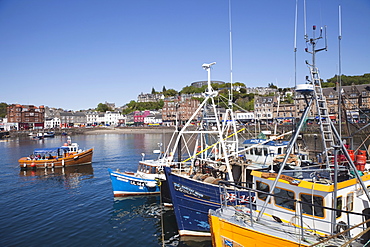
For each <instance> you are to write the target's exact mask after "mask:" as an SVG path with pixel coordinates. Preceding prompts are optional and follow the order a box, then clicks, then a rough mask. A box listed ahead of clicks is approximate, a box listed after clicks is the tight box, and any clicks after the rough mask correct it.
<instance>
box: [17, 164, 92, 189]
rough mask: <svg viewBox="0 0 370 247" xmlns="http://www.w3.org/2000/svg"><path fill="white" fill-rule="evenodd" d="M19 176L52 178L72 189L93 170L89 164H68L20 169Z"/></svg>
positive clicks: (42, 178) (90, 174)
mask: <svg viewBox="0 0 370 247" xmlns="http://www.w3.org/2000/svg"><path fill="white" fill-rule="evenodd" d="M19 176H20V177H25V178H27V177H29V178H30V179H40V180H53V181H56V182H59V183H60V184H62V185H63V186H64V187H65V188H66V189H73V188H77V187H79V186H80V183H81V182H82V181H83V180H86V179H92V178H93V177H94V170H93V167H92V165H91V164H88V165H81V166H69V167H64V168H62V167H58V168H47V169H34V170H33V169H32V170H31V169H29V170H21V171H20V172H19Z"/></svg>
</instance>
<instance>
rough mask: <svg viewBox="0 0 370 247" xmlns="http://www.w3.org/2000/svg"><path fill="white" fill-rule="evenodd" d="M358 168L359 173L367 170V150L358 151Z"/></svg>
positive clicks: (356, 163)
mask: <svg viewBox="0 0 370 247" xmlns="http://www.w3.org/2000/svg"><path fill="white" fill-rule="evenodd" d="M355 165H356V168H357V170H359V171H362V172H363V171H364V170H365V165H366V151H365V150H358V151H357V155H356V162H355Z"/></svg>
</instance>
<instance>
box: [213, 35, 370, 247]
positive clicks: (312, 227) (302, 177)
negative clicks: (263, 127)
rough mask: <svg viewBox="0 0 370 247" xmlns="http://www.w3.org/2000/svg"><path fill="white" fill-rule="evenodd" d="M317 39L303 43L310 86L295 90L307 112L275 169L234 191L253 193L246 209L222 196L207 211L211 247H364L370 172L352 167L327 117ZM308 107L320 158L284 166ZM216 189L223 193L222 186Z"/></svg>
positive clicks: (369, 219) (369, 210)
mask: <svg viewBox="0 0 370 247" xmlns="http://www.w3.org/2000/svg"><path fill="white" fill-rule="evenodd" d="M321 38H322V36H321V35H320V36H319V37H318V38H311V39H307V42H309V43H310V45H311V47H312V52H310V53H311V54H312V60H313V62H312V65H309V68H310V75H311V79H310V80H309V81H308V84H310V85H311V86H310V87H303V86H300V87H297V89H298V92H299V93H301V94H302V96H303V97H304V99H305V102H306V108H305V110H304V112H303V114H302V116H301V119H300V122H299V123H298V126H297V129H296V131H295V133H294V135H293V136H292V138H291V140H290V142H289V145H288V147H287V149H286V151H285V154H284V158H283V159H282V160H281V161H279V162H278V163H277V164H276V166H275V169H271V170H265V171H252V172H251V176H252V188H249V187H244V186H243V187H239V188H240V189H241V190H243V189H245V190H248V189H249V191H250V192H251V193H252V192H254V193H256V196H255V198H254V200H253V203H251V206H250V207H249V208H246V207H243V206H242V205H240V203H238V202H237V200H238V196H236V199H235V200H234V201H233V203H234V205H232V206H231V204H230V203H228V200H227V198H226V197H225V196H221V197H220V198H221V202H220V203H221V205H222V206H221V207H220V208H219V209H217V210H210V212H209V220H210V224H211V232H212V241H213V245H214V246H216V247H217V246H225V245H226V246H250V245H256V246H257V245H269V244H271V243H273V244H274V246H363V245H364V244H367V243H369V240H370V236H369V233H367V232H368V231H369V230H370V228H369V226H370V223H369V222H370V207H369V202H370V195H369V191H368V188H369V187H370V173H369V172H368V171H366V170H364V169H363V168H364V165H359V164H357V166H356V164H355V163H354V158H353V154H352V155H351V153H352V152H351V151H349V150H348V147H347V146H346V145H345V144H344V143H343V141H342V139H341V136H340V135H339V134H338V132H337V130H336V128H335V127H334V124H333V123H332V122H331V120H330V117H329V115H328V108H327V103H326V99H325V97H324V95H323V94H322V88H321V79H320V77H319V75H318V69H317V68H316V67H315V53H316V52H317V51H321V50H324V49H318V50H316V47H315V46H316V42H317V40H318V39H321ZM302 88H310V89H313V90H302ZM313 103H315V107H316V114H317V119H318V124H319V127H320V130H321V135H320V137H321V138H320V139H321V142H322V151H321V152H320V154H319V157H320V159H319V160H318V161H317V163H315V162H306V163H304V164H295V165H288V164H287V161H288V159H289V157H290V154H291V152H292V150H293V148H294V146H295V144H296V141H297V138H298V136H299V133H300V131H301V129H302V127H303V124H304V121H305V119H306V117H307V115H308V113H309V111H310V110H312V109H311V108H312V107H313ZM316 151H317V150H315V152H316ZM362 158H364V157H362ZM365 160H366V157H365ZM360 163H364V162H360ZM361 170H363V171H361ZM221 190H225V189H223V188H222V186H221ZM223 193H226V192H221V194H223Z"/></svg>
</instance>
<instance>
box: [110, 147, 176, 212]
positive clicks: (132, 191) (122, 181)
mask: <svg viewBox="0 0 370 247" xmlns="http://www.w3.org/2000/svg"><path fill="white" fill-rule="evenodd" d="M159 147H160V148H161V147H162V144H161V143H160V144H159ZM153 153H158V154H159V156H158V158H157V159H150V160H148V159H144V157H145V155H144V154H142V155H143V158H142V160H141V161H140V162H139V165H138V168H137V171H136V172H130V171H123V172H122V171H119V169H117V170H116V171H113V170H112V169H108V172H109V175H110V178H111V182H112V189H113V195H114V197H128V196H144V195H155V194H159V193H161V197H162V202H163V203H164V204H166V205H170V204H171V198H170V195H169V191H168V188H167V182H166V177H165V175H164V167H165V166H167V165H169V163H168V159H166V158H165V153H163V152H162V150H154V151H153ZM175 170H176V171H179V170H178V169H175Z"/></svg>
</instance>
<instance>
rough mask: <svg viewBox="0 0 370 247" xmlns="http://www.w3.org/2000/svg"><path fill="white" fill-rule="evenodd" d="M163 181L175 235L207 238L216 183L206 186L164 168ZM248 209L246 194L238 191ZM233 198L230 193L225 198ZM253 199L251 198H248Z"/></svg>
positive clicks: (216, 202)
mask: <svg viewBox="0 0 370 247" xmlns="http://www.w3.org/2000/svg"><path fill="white" fill-rule="evenodd" d="M165 174H166V179H167V182H168V187H169V190H170V194H171V199H172V204H173V208H174V212H175V216H176V221H177V226H178V229H179V234H180V235H181V236H186V235H188V236H210V225H209V223H208V211H209V210H210V209H213V210H216V209H217V208H219V207H220V206H221V205H220V190H219V186H218V185H217V184H211V183H206V182H202V181H198V180H195V179H191V178H188V177H185V176H180V175H178V174H175V173H171V168H169V167H165ZM239 194H240V197H242V198H244V205H245V206H248V205H249V204H248V201H249V196H250V194H249V192H248V191H244V192H239ZM233 195H235V194H234V193H233V191H232V190H230V191H228V195H227V196H233ZM252 196H253V195H252Z"/></svg>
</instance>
